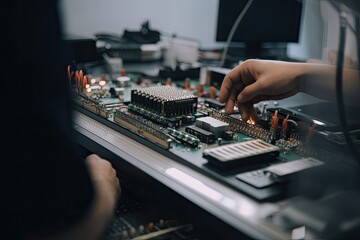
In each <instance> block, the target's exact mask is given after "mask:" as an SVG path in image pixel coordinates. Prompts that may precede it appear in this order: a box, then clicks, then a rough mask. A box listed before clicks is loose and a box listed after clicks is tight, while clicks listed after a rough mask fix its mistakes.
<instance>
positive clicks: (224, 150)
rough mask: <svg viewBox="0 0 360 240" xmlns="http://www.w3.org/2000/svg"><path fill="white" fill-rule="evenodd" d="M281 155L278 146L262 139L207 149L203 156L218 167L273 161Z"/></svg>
mask: <svg viewBox="0 0 360 240" xmlns="http://www.w3.org/2000/svg"><path fill="white" fill-rule="evenodd" d="M278 155H279V148H278V147H277V146H274V145H271V144H269V143H266V142H264V141H262V140H260V139H256V140H250V141H246V142H239V143H232V144H228V145H224V146H219V147H214V148H208V149H205V150H204V152H203V157H204V158H206V159H208V160H209V164H212V165H215V166H218V167H222V168H224V167H235V166H245V165H252V164H256V163H265V162H271V161H273V160H274V159H275V158H276V157H277V156H278Z"/></svg>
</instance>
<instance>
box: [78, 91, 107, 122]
mask: <svg viewBox="0 0 360 240" xmlns="http://www.w3.org/2000/svg"><path fill="white" fill-rule="evenodd" d="M74 103H75V104H77V105H79V106H80V107H83V108H85V109H87V110H89V111H91V112H93V113H95V114H97V115H100V116H101V117H103V118H108V117H109V112H108V111H107V108H106V106H104V105H100V104H99V103H98V102H97V101H96V100H92V99H90V98H87V97H84V96H81V95H79V94H76V93H74Z"/></svg>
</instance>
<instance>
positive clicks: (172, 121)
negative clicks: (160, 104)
mask: <svg viewBox="0 0 360 240" xmlns="http://www.w3.org/2000/svg"><path fill="white" fill-rule="evenodd" d="M128 107H129V111H133V112H136V113H137V114H140V115H141V116H143V117H145V118H148V119H150V120H152V121H154V122H156V123H159V124H161V125H163V126H166V127H179V126H181V121H182V117H165V116H159V115H158V114H156V113H154V112H152V111H149V110H147V109H145V108H142V107H139V106H136V105H134V104H132V103H129V104H128Z"/></svg>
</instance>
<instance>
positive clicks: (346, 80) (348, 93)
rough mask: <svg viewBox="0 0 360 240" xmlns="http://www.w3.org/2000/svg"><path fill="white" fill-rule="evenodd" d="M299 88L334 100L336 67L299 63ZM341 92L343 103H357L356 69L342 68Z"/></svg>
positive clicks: (357, 75) (325, 98) (358, 83)
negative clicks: (343, 98)
mask: <svg viewBox="0 0 360 240" xmlns="http://www.w3.org/2000/svg"><path fill="white" fill-rule="evenodd" d="M298 69H299V70H298V71H299V72H301V74H299V84H300V87H299V90H300V91H302V92H305V93H307V94H309V95H312V96H315V97H318V98H321V99H324V100H328V101H336V78H335V76H336V67H335V66H333V65H329V64H314V63H299V67H298ZM342 86H343V93H344V97H345V103H346V104H348V105H357V106H358V105H359V102H360V99H359V96H360V94H359V93H360V80H359V72H358V71H357V70H353V69H348V68H344V71H343V83H342Z"/></svg>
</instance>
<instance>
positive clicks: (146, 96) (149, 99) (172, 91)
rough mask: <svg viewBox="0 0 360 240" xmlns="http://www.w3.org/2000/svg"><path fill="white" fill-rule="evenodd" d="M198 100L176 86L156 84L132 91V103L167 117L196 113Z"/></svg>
mask: <svg viewBox="0 0 360 240" xmlns="http://www.w3.org/2000/svg"><path fill="white" fill-rule="evenodd" d="M197 102H198V97H197V96H195V95H193V94H191V93H189V92H188V91H185V90H182V89H178V88H175V87H168V86H155V87H148V88H142V89H136V90H132V91H131V103H133V104H136V105H138V106H141V107H143V108H145V109H148V110H150V111H152V112H154V113H157V114H159V115H161V116H166V117H171V116H181V115H188V114H193V113H196V110H197Z"/></svg>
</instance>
